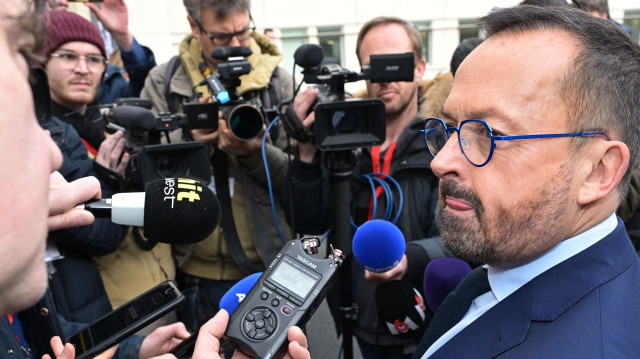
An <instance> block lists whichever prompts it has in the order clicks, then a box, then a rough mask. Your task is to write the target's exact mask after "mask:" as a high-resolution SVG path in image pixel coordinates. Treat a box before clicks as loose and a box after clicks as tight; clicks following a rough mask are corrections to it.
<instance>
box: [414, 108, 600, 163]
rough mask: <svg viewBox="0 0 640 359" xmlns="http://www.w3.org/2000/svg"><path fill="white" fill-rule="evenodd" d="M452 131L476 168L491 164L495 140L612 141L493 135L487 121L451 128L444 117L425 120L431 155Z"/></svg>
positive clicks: (550, 135)
mask: <svg viewBox="0 0 640 359" xmlns="http://www.w3.org/2000/svg"><path fill="white" fill-rule="evenodd" d="M451 132H457V133H458V145H459V146H460V150H461V151H462V153H463V154H464V156H465V157H466V158H467V160H469V162H471V164H472V165H474V166H476V167H482V166H484V165H486V164H487V163H489V160H491V156H492V155H493V150H494V149H495V148H496V142H495V141H511V140H530V139H536V138H557V137H580V136H604V137H605V138H606V139H607V141H609V137H608V136H607V135H605V134H604V133H601V132H576V133H553V134H539V135H521V136H494V135H493V130H492V129H491V126H489V124H488V123H487V122H486V121H484V120H465V121H462V122H461V123H460V126H459V127H451V126H447V125H446V124H445V123H444V121H443V120H442V119H439V118H428V119H426V120H424V130H420V133H422V134H423V135H424V142H425V143H426V144H427V148H428V149H429V153H430V154H431V156H433V157H435V156H436V155H437V154H438V153H439V152H440V150H442V148H443V147H444V145H445V144H446V143H447V141H448V140H449V137H450V133H451Z"/></svg>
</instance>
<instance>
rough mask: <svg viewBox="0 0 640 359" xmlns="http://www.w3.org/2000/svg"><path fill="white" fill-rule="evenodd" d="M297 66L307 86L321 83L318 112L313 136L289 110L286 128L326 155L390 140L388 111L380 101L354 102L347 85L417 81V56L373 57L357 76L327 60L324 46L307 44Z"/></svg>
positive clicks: (297, 57) (301, 48) (297, 58)
mask: <svg viewBox="0 0 640 359" xmlns="http://www.w3.org/2000/svg"><path fill="white" fill-rule="evenodd" d="M294 59H295V62H296V65H299V66H301V67H303V68H304V70H303V71H302V74H303V75H304V82H306V83H308V84H317V85H316V87H317V88H318V89H319V94H318V100H317V103H316V104H315V107H314V108H313V111H314V113H315V121H314V124H313V136H311V134H309V133H308V132H306V131H305V130H304V127H303V126H302V123H301V121H300V119H299V118H297V116H295V113H294V112H293V107H290V108H289V109H288V110H287V112H286V113H285V116H284V121H285V126H284V128H285V130H286V131H287V133H288V134H289V135H290V136H292V137H294V138H296V139H297V140H299V141H303V142H309V141H314V142H315V143H316V145H317V146H318V149H320V150H321V151H337V150H351V149H356V148H361V147H369V146H377V145H381V144H382V143H383V142H384V140H385V121H386V115H385V107H384V103H383V102H382V101H380V100H378V99H352V98H349V97H350V96H349V95H348V94H346V93H345V90H344V85H345V83H348V82H355V81H360V80H369V81H371V82H395V81H413V78H414V66H415V65H414V54H413V53H412V52H407V53H401V54H381V55H371V57H370V62H369V66H366V67H363V68H362V72H360V73H356V72H353V71H349V70H347V69H345V68H342V67H341V66H340V65H339V64H337V63H331V62H329V61H323V60H325V58H324V53H323V51H322V48H321V47H320V46H319V45H315V44H305V45H302V46H301V47H300V48H298V49H297V50H296V53H295V54H294Z"/></svg>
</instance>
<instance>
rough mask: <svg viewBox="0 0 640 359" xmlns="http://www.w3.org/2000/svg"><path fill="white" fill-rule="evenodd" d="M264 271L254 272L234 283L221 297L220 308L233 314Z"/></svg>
mask: <svg viewBox="0 0 640 359" xmlns="http://www.w3.org/2000/svg"><path fill="white" fill-rule="evenodd" d="M261 275H262V272H257V273H253V274H251V275H249V276H247V277H244V278H242V279H241V280H240V281H239V282H238V283H236V284H234V285H233V287H231V288H230V289H229V290H228V291H227V292H226V293H225V294H224V295H223V296H222V298H221V299H220V306H219V307H220V309H224V310H226V311H227V313H229V315H231V313H233V311H234V310H236V308H237V307H238V305H240V302H242V300H243V299H244V297H246V296H247V293H249V291H250V290H251V288H253V286H254V285H255V284H256V282H257V281H258V278H260V276H261Z"/></svg>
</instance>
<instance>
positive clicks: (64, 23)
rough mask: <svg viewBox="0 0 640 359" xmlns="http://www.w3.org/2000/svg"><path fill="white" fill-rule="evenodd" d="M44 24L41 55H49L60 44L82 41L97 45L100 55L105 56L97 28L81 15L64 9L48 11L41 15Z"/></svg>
mask: <svg viewBox="0 0 640 359" xmlns="http://www.w3.org/2000/svg"><path fill="white" fill-rule="evenodd" d="M42 22H43V25H44V36H45V47H44V51H43V53H42V54H43V55H44V56H46V57H49V55H50V54H51V53H52V52H54V51H56V50H57V49H58V48H59V47H60V46H62V45H64V44H66V43H68V42H72V41H82V42H88V43H90V44H93V45H95V46H97V47H98V48H99V49H100V53H102V56H104V57H107V51H106V50H105V47H104V40H102V36H101V35H100V31H98V28H97V27H96V26H95V25H94V24H92V23H91V22H90V21H89V20H87V19H85V18H83V17H82V16H80V15H78V14H76V13H73V12H71V11H65V10H54V11H49V12H47V13H46V14H44V15H43V17H42Z"/></svg>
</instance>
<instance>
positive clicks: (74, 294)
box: [42, 118, 127, 323]
mask: <svg viewBox="0 0 640 359" xmlns="http://www.w3.org/2000/svg"><path fill="white" fill-rule="evenodd" d="M42 126H43V127H44V128H45V129H48V130H49V131H50V132H51V137H52V138H53V140H54V141H55V142H56V144H57V145H58V146H59V147H60V150H61V151H62V155H63V162H62V167H61V168H60V170H59V172H60V173H61V174H62V176H64V178H65V179H66V180H67V181H69V182H71V181H74V180H76V179H78V178H81V177H86V176H96V174H95V172H94V170H93V168H94V167H93V166H94V164H93V161H92V160H90V159H89V158H88V157H87V149H86V147H85V146H84V144H83V143H82V142H81V141H80V137H79V136H78V133H77V132H76V131H75V130H74V129H73V127H72V126H70V125H68V124H66V123H64V122H62V121H60V120H58V119H56V118H53V119H52V120H51V121H50V122H47V123H45V124H43V125H42ZM96 177H97V176H96ZM101 187H102V197H103V198H109V197H111V196H112V195H113V191H112V190H110V189H109V187H108V186H106V185H104V183H101ZM126 230H127V227H126V226H120V225H116V224H113V223H112V222H111V220H109V219H96V221H95V223H94V224H93V225H91V226H86V227H78V228H73V229H66V230H60V231H55V232H51V233H50V234H49V238H48V240H53V241H54V242H55V243H56V244H57V245H58V247H59V249H60V251H61V252H62V253H63V254H64V255H65V258H64V259H61V260H56V261H53V265H54V268H55V271H54V273H52V274H51V275H50V280H49V285H50V288H51V291H52V292H53V297H54V301H55V303H56V307H57V309H58V312H59V313H60V314H61V315H62V316H63V317H65V319H67V320H69V321H74V322H80V323H89V322H92V321H93V320H95V319H97V318H99V317H100V316H102V315H104V314H105V313H107V312H109V311H110V310H111V304H110V303H109V299H108V297H107V294H106V291H105V289H104V286H103V285H102V279H101V278H100V273H99V272H98V269H97V267H96V265H95V263H94V262H93V259H92V258H91V257H93V256H101V255H105V254H108V253H111V252H113V251H115V250H116V249H117V248H118V247H119V246H120V243H122V240H123V239H124V236H125V234H126Z"/></svg>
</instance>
